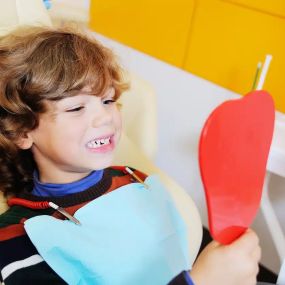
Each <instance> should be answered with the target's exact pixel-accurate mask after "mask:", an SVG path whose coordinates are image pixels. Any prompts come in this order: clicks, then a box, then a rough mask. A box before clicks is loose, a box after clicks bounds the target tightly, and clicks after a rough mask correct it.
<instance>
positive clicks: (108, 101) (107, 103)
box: [103, 99, 116, 105]
mask: <svg viewBox="0 0 285 285" xmlns="http://www.w3.org/2000/svg"><path fill="white" fill-rule="evenodd" d="M115 102H116V100H110V99H109V100H104V101H103V104H105V105H110V104H112V103H115Z"/></svg>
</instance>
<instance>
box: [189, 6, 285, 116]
mask: <svg viewBox="0 0 285 285" xmlns="http://www.w3.org/2000/svg"><path fill="white" fill-rule="evenodd" d="M233 2H235V3H233ZM238 2H239V3H238ZM242 2H244V3H245V2H251V4H252V7H245V6H244V5H241V4H244V3H242ZM253 2H255V3H253ZM261 2H262V1H261ZM270 2H271V1H270ZM273 2H274V1H272V2H271V3H273ZM277 2H278V3H279V1H277ZM277 2H276V3H277ZM237 4H238V5H237ZM253 4H262V3H257V1H246V0H232V1H222V0H200V1H198V4H197V7H196V10H195V21H194V23H193V27H192V33H191V36H190V39H189V46H188V47H187V56H186V60H185V64H184V68H185V69H186V70H188V71H190V72H192V73H194V74H197V75H199V76H201V77H203V78H206V79H208V80H210V81H213V82H215V83H217V84H219V85H222V86H224V87H226V88H228V89H231V90H234V91H236V92H238V93H240V94H244V93H246V92H248V91H249V90H250V89H251V86H252V82H253V77H254V74H255V70H256V65H257V62H258V61H264V58H265V55H266V54H272V55H273V60H272V62H271V66H270V69H269V72H268V75H267V78H266V81H265V85H264V89H266V90H268V91H270V93H271V94H272V96H273V97H274V99H275V104H276V107H277V109H279V110H280V111H283V112H285V77H284V69H285V19H284V18H283V17H281V16H280V17H279V16H274V15H272V13H271V12H272V11H271V12H270V13H266V12H261V11H260V9H259V10H257V8H261V7H257V6H254V5H253ZM262 7H264V6H262ZM283 7H285V1H284V2H283Z"/></svg>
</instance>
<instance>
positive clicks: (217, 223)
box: [199, 91, 275, 244]
mask: <svg viewBox="0 0 285 285" xmlns="http://www.w3.org/2000/svg"><path fill="white" fill-rule="evenodd" d="M274 118H275V110H274V103H273V100H272V98H271V96H270V95H269V94H268V93H267V92H265V91H253V92H251V93H249V94H247V95H246V96H244V97H243V98H241V99H237V100H230V101H226V102H224V103H223V104H221V105H220V106H218V107H217V108H216V109H215V110H214V111H213V112H212V113H211V115H210V116H209V118H208V119H207V121H206V123H205V125H204V128H203V130H202V133H201V137H200V143H199V163H200V172H201V177H202V181H203V185H204V190H205V194H206V200H207V207H208V219H209V229H210V233H211V235H212V237H213V238H214V239H215V240H217V241H218V242H220V243H222V244H229V243H231V242H232V241H233V240H235V239H236V238H238V237H239V236H240V235H241V234H242V233H243V232H244V231H245V230H246V229H247V228H248V227H249V226H250V225H251V223H252V221H253V219H254V217H255V215H256V213H257V210H258V208H259V205H260V200H261V194H262V187H263V181H264V177H265V173H266V163H267V158H268V153H269V149H270V145H271V140H272V135H273V129H274Z"/></svg>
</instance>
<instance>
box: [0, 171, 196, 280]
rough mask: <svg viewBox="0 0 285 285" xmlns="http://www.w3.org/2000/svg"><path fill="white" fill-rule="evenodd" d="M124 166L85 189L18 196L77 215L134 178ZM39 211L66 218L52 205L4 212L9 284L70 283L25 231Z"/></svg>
mask: <svg viewBox="0 0 285 285" xmlns="http://www.w3.org/2000/svg"><path fill="white" fill-rule="evenodd" d="M122 169H123V168H120V167H110V168H107V169H105V170H104V174H103V177H102V179H101V180H100V181H99V182H98V183H97V184H95V185H93V186H91V187H90V188H88V189H86V190H85V191H82V192H78V193H74V194H69V195H66V196H63V197H48V198H47V197H39V196H34V195H32V194H30V193H28V192H26V193H21V194H19V195H18V196H17V197H19V198H22V199H25V200H29V201H33V202H42V201H51V202H53V203H55V204H57V205H60V206H61V207H63V208H64V209H65V210H66V211H67V212H68V213H69V214H71V215H73V214H74V213H75V212H76V211H77V210H78V209H80V208H81V207H82V206H84V205H85V204H87V203H88V202H90V201H92V200H94V199H96V198H98V197H100V196H101V195H104V194H106V193H109V192H111V191H114V190H116V189H117V188H119V187H121V186H123V185H126V184H129V183H132V182H134V180H133V179H132V177H131V176H130V175H129V174H128V173H126V172H124V171H123V170H122ZM135 173H136V174H137V175H138V176H139V177H140V178H141V179H142V180H144V179H145V177H146V176H145V175H144V174H143V173H141V172H139V171H137V170H136V171H135ZM37 215H52V216H54V217H56V218H59V219H64V217H63V216H62V214H60V213H59V212H58V211H56V210H54V209H51V208H48V209H40V210H39V209H36V210H34V209H29V208H26V207H23V206H20V205H14V206H12V207H10V208H9V209H8V211H6V212H5V213H3V214H2V215H0V273H1V274H0V281H1V282H3V283H4V284H5V285H18V284H24V285H34V284H41V285H45V284H48V285H50V284H53V285H59V284H61V285H62V284H66V282H65V281H64V280H63V279H62V278H61V277H59V276H58V275H57V274H56V273H55V272H54V271H53V270H52V269H51V268H50V267H49V265H48V264H47V263H46V262H45V261H44V260H43V258H42V257H41V256H40V255H39V253H38V252H37V250H36V248H35V246H34V245H33V244H32V243H31V241H30V239H29V237H28V236H27V234H26V233H25V229H24V222H25V220H27V219H29V218H31V217H34V216H37ZM43 234H44V233H43ZM170 284H172V285H179V284H181V285H187V284H192V283H191V280H189V276H188V273H186V272H182V273H181V274H180V275H178V276H177V277H176V278H175V279H174V280H173V281H172V282H171V283H170Z"/></svg>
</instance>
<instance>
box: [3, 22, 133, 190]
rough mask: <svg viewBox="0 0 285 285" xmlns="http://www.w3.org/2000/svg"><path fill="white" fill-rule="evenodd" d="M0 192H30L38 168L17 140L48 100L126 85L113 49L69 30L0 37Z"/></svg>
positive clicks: (121, 88) (29, 30) (32, 125)
mask: <svg viewBox="0 0 285 285" xmlns="http://www.w3.org/2000/svg"><path fill="white" fill-rule="evenodd" d="M0 75H1V76H0V190H1V191H3V192H4V193H5V195H6V194H9V193H14V194H16V193H19V192H22V191H30V190H31V188H32V173H33V171H34V169H35V167H36V165H35V161H34V159H33V156H32V153H31V151H30V150H21V149H19V147H18V146H17V143H16V142H17V140H19V138H20V137H21V136H22V135H24V134H25V133H26V132H28V131H31V130H33V129H35V128H37V126H38V123H39V115H40V114H42V113H44V112H45V111H46V108H45V102H46V101H47V100H50V101H51V100H52V101H56V100H60V99H63V98H65V97H68V96H74V95H76V94H78V92H79V91H80V90H81V89H82V88H84V87H85V86H89V87H91V89H92V94H94V95H96V96H100V95H101V94H103V93H104V92H105V90H106V89H107V88H109V87H110V86H111V85H112V86H113V87H114V88H115V91H116V97H117V98H118V97H119V96H120V94H121V93H122V91H124V90H126V89H127V87H128V85H127V83H126V82H125V81H124V80H123V76H122V70H121V68H120V67H119V65H118V64H117V62H116V60H115V58H114V55H113V53H112V52H111V51H110V50H109V49H107V48H105V47H104V46H102V45H101V44H100V43H98V42H97V41H96V40H94V39H93V38H91V37H88V36H87V35H83V34H82V33H79V32H77V31H74V30H70V29H52V28H43V27H37V28H35V27H30V28H28V27H26V28H21V30H18V31H15V32H14V33H13V34H10V35H8V36H5V37H2V38H0Z"/></svg>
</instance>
